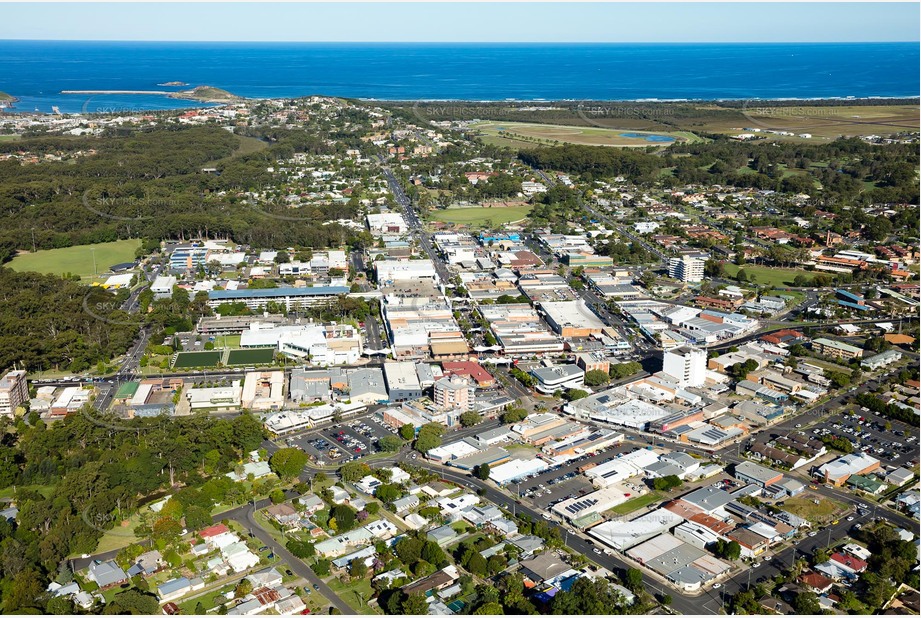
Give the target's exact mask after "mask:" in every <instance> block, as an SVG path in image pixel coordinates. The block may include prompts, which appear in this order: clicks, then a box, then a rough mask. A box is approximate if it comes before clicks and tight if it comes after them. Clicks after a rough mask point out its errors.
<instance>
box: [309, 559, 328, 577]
mask: <svg viewBox="0 0 921 618" xmlns="http://www.w3.org/2000/svg"><path fill="white" fill-rule="evenodd" d="M311 570H312V571H313V572H314V573H316V574H317V575H319V576H320V577H326V576H327V575H329V560H327V559H326V558H322V559H320V560H317V561H316V562H315V563H314V565H313V566H312V567H311Z"/></svg>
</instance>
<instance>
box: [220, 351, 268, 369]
mask: <svg viewBox="0 0 921 618" xmlns="http://www.w3.org/2000/svg"><path fill="white" fill-rule="evenodd" d="M274 358H275V349H274V348H257V349H253V350H231V351H230V355H229V356H228V357H227V364H228V365H234V366H236V365H269V364H271V363H272V360H273V359H274Z"/></svg>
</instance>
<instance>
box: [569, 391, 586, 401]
mask: <svg viewBox="0 0 921 618" xmlns="http://www.w3.org/2000/svg"><path fill="white" fill-rule="evenodd" d="M564 397H565V398H566V401H577V400H579V399H584V398H586V397H588V392H587V391H583V390H580V389H578V388H571V389H569V390H567V391H566V394H565V395H564Z"/></svg>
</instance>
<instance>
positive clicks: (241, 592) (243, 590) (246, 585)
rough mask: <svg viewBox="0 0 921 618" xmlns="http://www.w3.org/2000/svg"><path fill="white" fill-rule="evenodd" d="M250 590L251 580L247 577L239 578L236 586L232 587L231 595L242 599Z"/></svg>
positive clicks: (251, 586)
mask: <svg viewBox="0 0 921 618" xmlns="http://www.w3.org/2000/svg"><path fill="white" fill-rule="evenodd" d="M252 591H253V582H251V581H250V580H248V579H241V580H240V583H238V584H237V587H236V588H234V589H233V596H234V598H237V599H242V598H243V597H245V596H246V595H248V594H249V593H251V592H252Z"/></svg>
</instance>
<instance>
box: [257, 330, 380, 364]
mask: <svg viewBox="0 0 921 618" xmlns="http://www.w3.org/2000/svg"><path fill="white" fill-rule="evenodd" d="M240 347H241V348H266V347H271V348H275V349H277V350H278V351H279V352H280V353H282V354H284V355H285V356H289V357H292V358H297V359H303V360H309V361H310V362H311V363H312V364H314V365H321V366H331V365H350V364H353V363H355V362H357V361H358V359H359V358H361V353H362V347H361V334H360V331H359V330H358V329H356V328H355V327H353V326H351V325H350V324H327V325H321V324H304V325H298V326H276V325H273V324H261V323H258V322H254V323H252V324H250V327H249V329H248V330H245V331H243V332H242V334H241V335H240Z"/></svg>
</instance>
